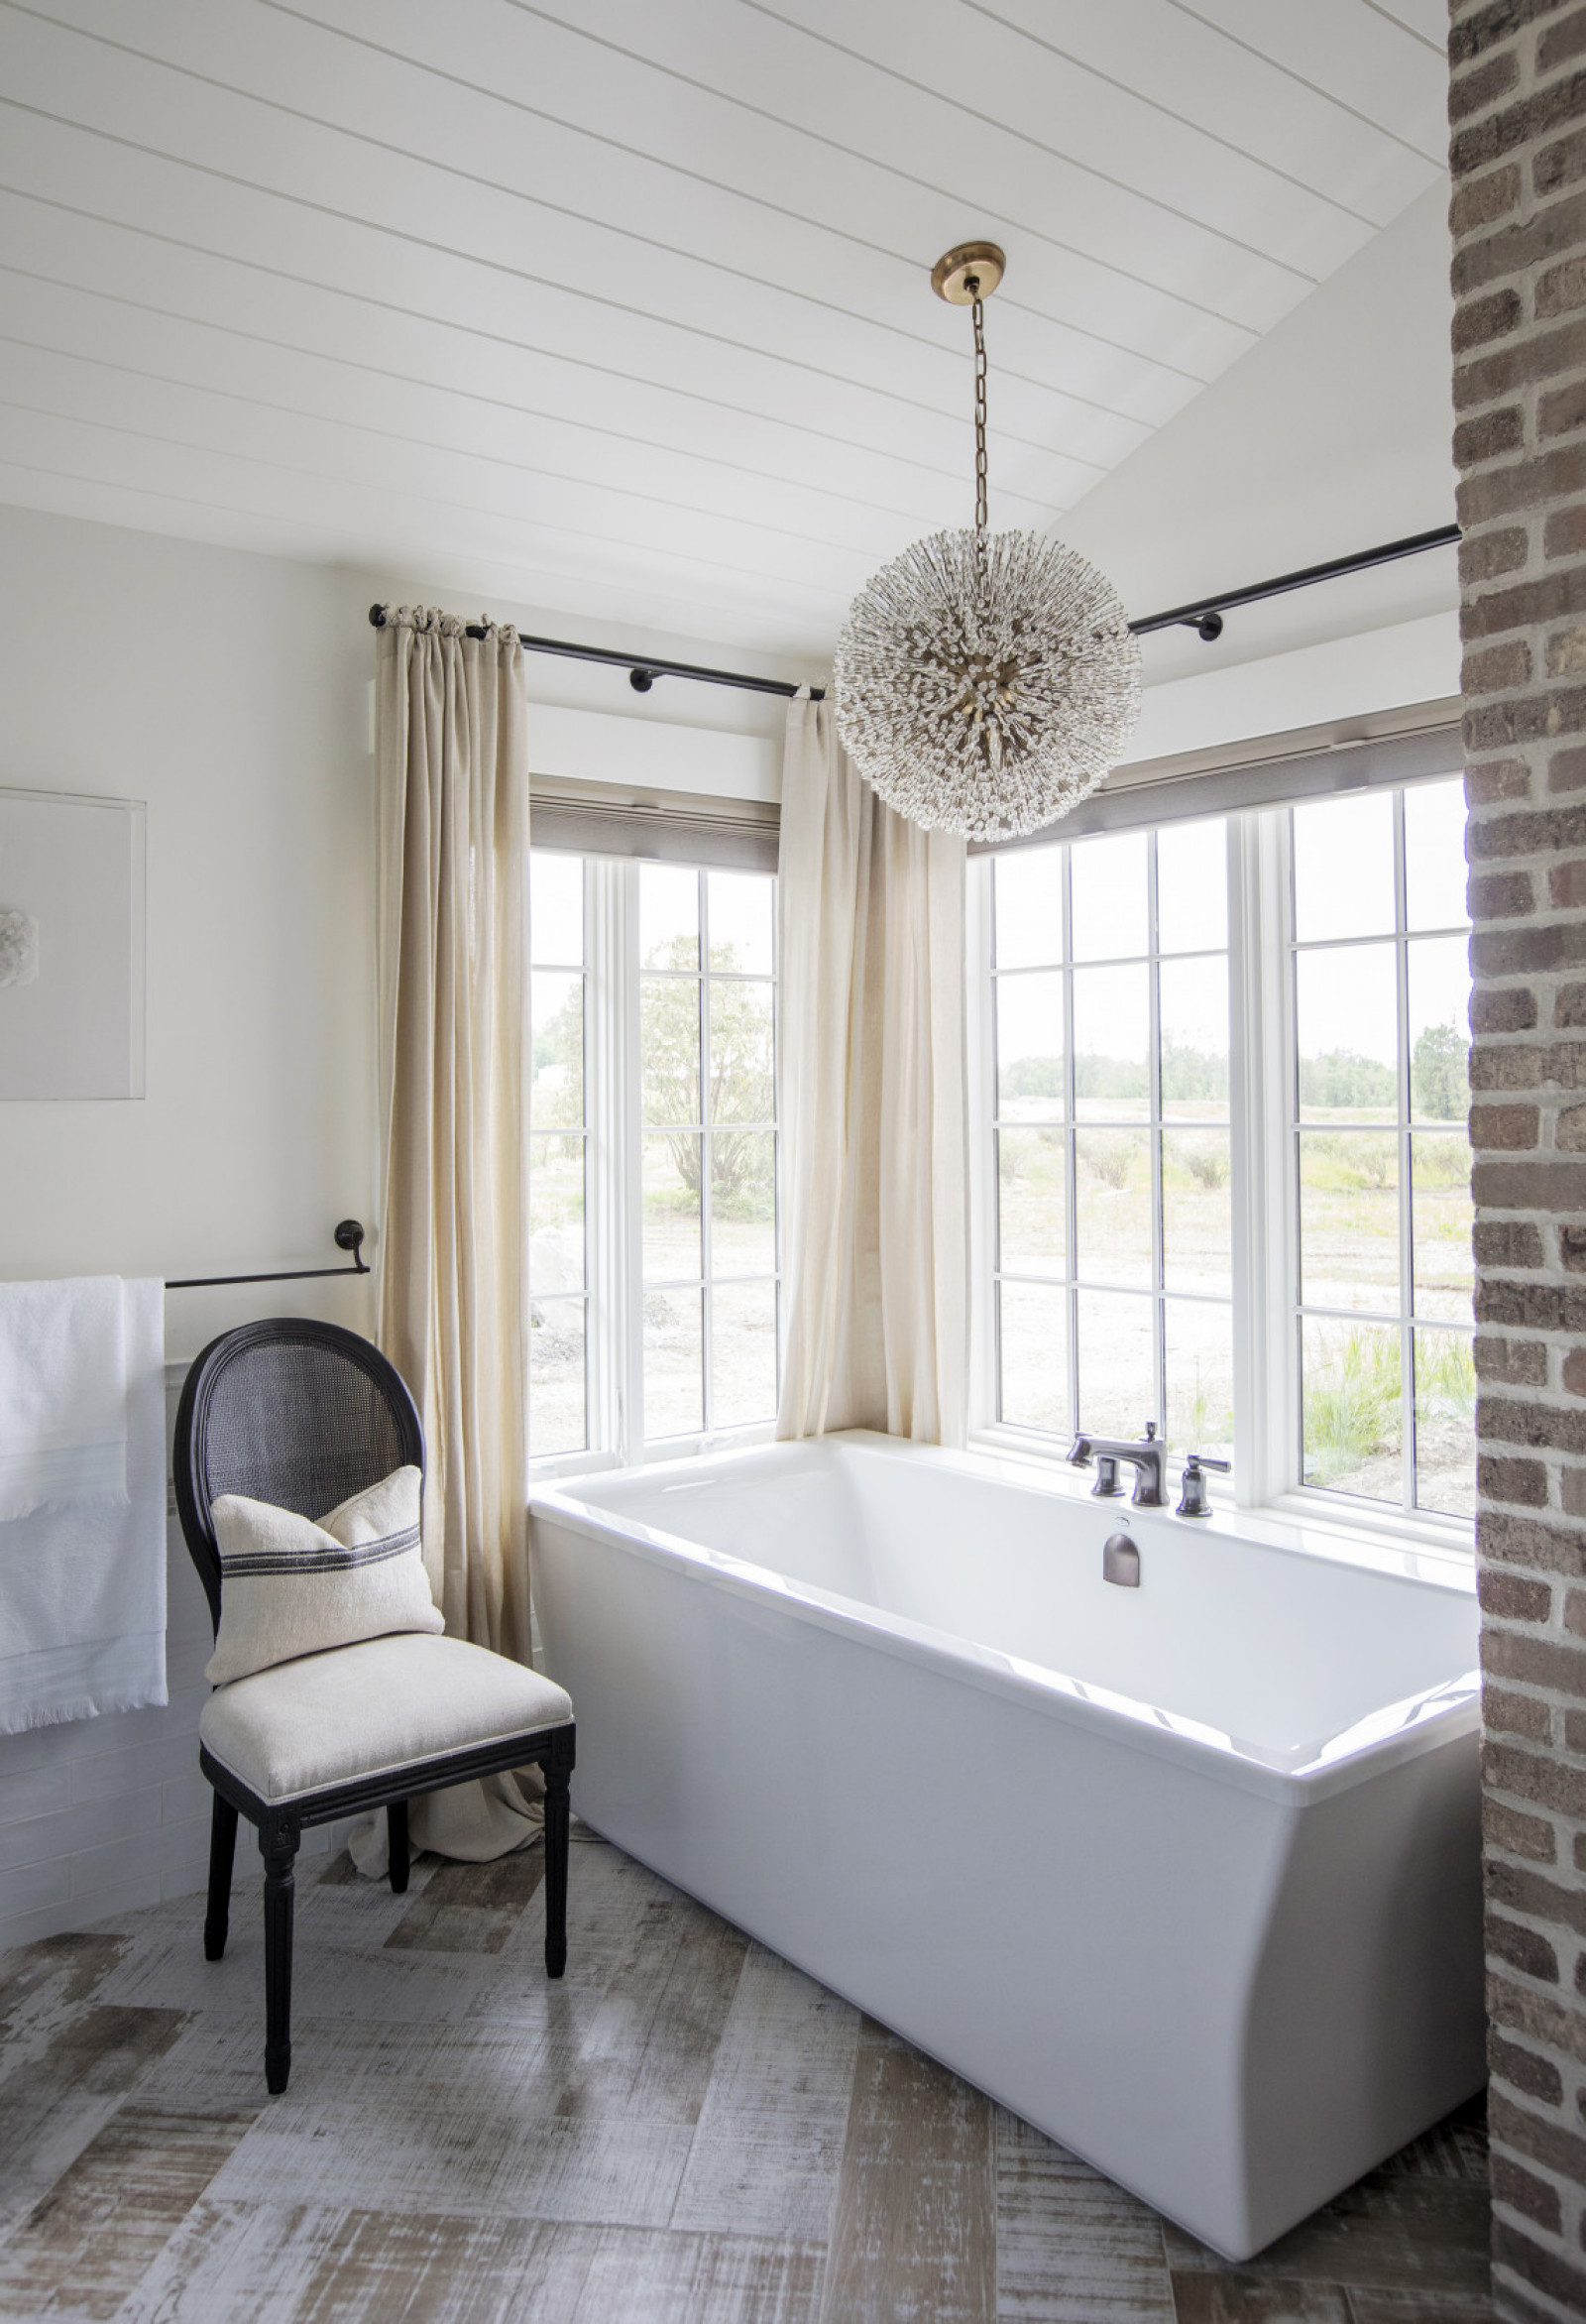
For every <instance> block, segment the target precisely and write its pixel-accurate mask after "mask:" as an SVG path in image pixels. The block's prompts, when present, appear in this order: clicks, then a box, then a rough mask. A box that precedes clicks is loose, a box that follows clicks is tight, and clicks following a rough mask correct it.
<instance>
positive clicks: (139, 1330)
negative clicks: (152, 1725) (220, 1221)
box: [0, 1277, 166, 1735]
mask: <svg viewBox="0 0 1586 2324" xmlns="http://www.w3.org/2000/svg"><path fill="white" fill-rule="evenodd" d="M109 1280H110V1281H112V1282H114V1283H115V1285H116V1292H117V1309H118V1316H119V1323H120V1335H119V1336H120V1344H121V1351H122V1362H123V1365H124V1369H125V1386H124V1389H123V1393H122V1421H121V1437H122V1442H123V1444H124V1446H125V1456H124V1490H123V1493H122V1496H121V1498H120V1499H119V1501H118V1500H110V1499H104V1498H100V1499H97V1500H86V1499H85V1500H78V1501H71V1502H68V1503H67V1504H66V1505H65V1506H63V1507H62V1506H46V1505H40V1506H36V1507H34V1508H33V1509H32V1510H31V1511H30V1513H29V1514H28V1515H27V1516H25V1517H16V1518H12V1519H10V1520H9V1521H8V1522H6V1523H0V1735H9V1734H15V1733H17V1732H19V1731H20V1730H21V1729H22V1728H24V1727H45V1726H51V1725H54V1724H55V1723H56V1722H57V1720H61V1719H86V1718H93V1717H95V1716H96V1715H97V1714H98V1713H100V1712H102V1711H116V1710H137V1709H139V1708H141V1707H142V1706H143V1705H144V1704H146V1703H161V1702H164V1701H165V1700H166V1391H165V1286H164V1284H162V1283H160V1282H159V1281H154V1282H143V1283H122V1282H120V1281H119V1279H117V1278H115V1277H111V1278H109ZM95 1425H96V1426H97V1425H98V1424H97V1423H96V1424H95ZM95 1441H99V1442H108V1439H99V1440H95Z"/></svg>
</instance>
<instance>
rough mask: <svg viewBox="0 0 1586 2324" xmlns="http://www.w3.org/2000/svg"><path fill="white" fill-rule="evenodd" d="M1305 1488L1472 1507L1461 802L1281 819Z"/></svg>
mask: <svg viewBox="0 0 1586 2324" xmlns="http://www.w3.org/2000/svg"><path fill="white" fill-rule="evenodd" d="M1291 826H1292V837H1291V847H1290V857H1291V862H1292V865H1293V881H1294V902H1293V923H1292V924H1293V937H1292V951H1293V959H1294V969H1293V995H1294V1056H1295V1064H1296V1071H1295V1076H1294V1080H1293V1084H1292V1099H1291V1107H1290V1133H1291V1135H1292V1137H1293V1139H1294V1144H1295V1166H1294V1167H1295V1178H1296V1183H1297V1187H1298V1204H1297V1208H1298V1219H1299V1237H1298V1266H1297V1269H1296V1281H1295V1312H1296V1315H1297V1318H1298V1321H1299V1329H1300V1378H1301V1474H1302V1477H1303V1481H1304V1482H1305V1483H1306V1484H1310V1485H1318V1486H1323V1487H1327V1488H1330V1489H1331V1490H1333V1491H1335V1492H1347V1493H1355V1494H1361V1495H1364V1496H1366V1497H1368V1498H1370V1499H1373V1500H1379V1501H1398V1502H1400V1503H1402V1505H1403V1506H1405V1507H1407V1508H1419V1509H1431V1510H1447V1511H1456V1512H1459V1513H1461V1514H1465V1513H1469V1512H1471V1511H1473V1510H1474V1508H1475V1453H1476V1446H1475V1434H1474V1413H1475V1398H1476V1374H1475V1366H1474V1362H1473V1359H1472V1351H1471V1342H1472V1336H1473V1335H1472V1324H1471V1289H1472V1269H1471V1224H1472V1213H1471V1197H1470V1148H1469V1143H1468V1140H1467V1136H1466V1126H1465V1124H1466V1114H1467V1111H1468V1108H1469V1104H1470V1089H1469V1083H1468V1081H1467V1078H1466V1050H1467V1045H1468V1041H1467V1027H1468V1017H1467V1010H1468V1003H1469V996H1470V979H1469V971H1468V968H1467V944H1468V939H1469V928H1468V924H1467V922H1466V918H1465V853H1464V838H1465V810H1464V800H1463V796H1462V791H1461V786H1460V785H1459V784H1457V783H1435V784H1427V785H1426V786H1424V787H1423V788H1420V789H1416V790H1411V791H1398V792H1386V791H1383V792H1366V793H1364V794H1362V795H1360V796H1359V797H1356V798H1351V799H1336V800H1329V801H1327V802H1326V804H1325V805H1318V806H1307V807H1296V808H1294V809H1292V810H1291Z"/></svg>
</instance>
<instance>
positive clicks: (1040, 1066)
mask: <svg viewBox="0 0 1586 2324" xmlns="http://www.w3.org/2000/svg"><path fill="white" fill-rule="evenodd" d="M1226 862H1227V835H1226V827H1225V825H1224V823H1223V822H1222V821H1221V820H1218V821H1215V822H1209V823H1199V824H1184V825H1180V826H1177V827H1175V828H1174V829H1172V830H1166V831H1162V832H1160V833H1149V832H1126V833H1122V834H1119V835H1118V836H1117V837H1115V838H1104V839H1089V840H1081V841H1076V843H1074V844H1073V845H1072V846H1068V847H1049V848H1037V849H1028V850H1020V851H1018V852H1015V853H1011V854H1008V855H1005V856H1002V857H1000V858H998V859H997V861H996V865H995V869H994V872H993V880H994V888H993V910H994V935H993V948H992V988H993V1019H994V1026H995V1090H996V1098H995V1104H996V1113H995V1121H994V1126H993V1138H994V1141H995V1186H996V1196H995V1220H994V1225H993V1234H994V1243H995V1278H996V1281H995V1346H996V1407H995V1409H996V1413H997V1417H998V1418H999V1419H1000V1420H1002V1421H1004V1422H1007V1423H1009V1424H1011V1425H1013V1426H1015V1427H1020V1428H1029V1429H1036V1430H1040V1431H1043V1432H1046V1433H1048V1434H1051V1435H1054V1436H1058V1437H1062V1438H1065V1439H1067V1438H1068V1437H1070V1436H1072V1435H1073V1433H1074V1431H1075V1430H1076V1428H1077V1427H1078V1426H1079V1424H1080V1419H1081V1416H1082V1419H1083V1425H1084V1426H1085V1427H1086V1428H1088V1429H1091V1430H1093V1431H1095V1432H1097V1433H1099V1434H1102V1435H1106V1436H1120V1435H1121V1436H1137V1435H1138V1434H1139V1433H1140V1430H1141V1427H1142V1425H1143V1424H1144V1423H1145V1422H1147V1421H1151V1422H1154V1423H1155V1424H1156V1425H1157V1427H1158V1428H1165V1432H1166V1434H1167V1436H1168V1438H1169V1440H1170V1441H1171V1442H1172V1443H1174V1444H1175V1445H1179V1446H1183V1447H1185V1448H1187V1449H1189V1448H1190V1447H1192V1448H1193V1449H1194V1450H1196V1451H1198V1452H1209V1453H1211V1454H1213V1455H1216V1454H1218V1453H1219V1452H1223V1451H1224V1450H1225V1449H1226V1448H1227V1447H1228V1446H1229V1445H1230V1444H1231V1439H1232V1429H1233V1332H1232V1306H1231V1301H1232V1258H1231V1226H1230V1204H1229V1178H1230V1169H1231V1160H1230V1143H1229V1118H1228V957H1227V945H1228V936H1227V924H1228V911H1227V870H1226Z"/></svg>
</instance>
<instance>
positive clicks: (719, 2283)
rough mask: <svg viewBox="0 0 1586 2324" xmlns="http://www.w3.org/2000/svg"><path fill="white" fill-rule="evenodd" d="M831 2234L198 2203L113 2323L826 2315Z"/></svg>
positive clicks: (743, 2321) (622, 2321)
mask: <svg viewBox="0 0 1586 2324" xmlns="http://www.w3.org/2000/svg"><path fill="white" fill-rule="evenodd" d="M822 2262H823V2254H822V2251H821V2249H820V2247H819V2246H811V2245H800V2244H796V2243H787V2242H783V2243H778V2242H775V2241H773V2240H770V2239H764V2238H752V2237H741V2236H734V2237H715V2236H712V2237H705V2236H691V2235H677V2234H673V2233H664V2232H661V2233H656V2232H646V2231H644V2230H640V2229H634V2228H598V2227H588V2226H578V2225H560V2226H557V2225H549V2224H546V2223H544V2222H536V2221H528V2220H516V2219H493V2220H476V2219H463V2218H459V2217H457V2216H455V2215H448V2214H436V2213H433V2212H422V2211H415V2212H411V2213H406V2214H402V2213H394V2212H390V2211H371V2210H357V2209H351V2210H346V2209H338V2208H333V2207H330V2206H326V2205H316V2204H293V2205H282V2206H278V2205H275V2204H259V2203H227V2202H221V2201H216V2200H215V2199H213V2198H212V2197H206V2198H205V2199H203V2200H202V2201H200V2202H199V2203H198V2204H197V2205H196V2207H195V2208H194V2210H193V2212H192V2213H191V2215H190V2216H189V2218H188V2220H187V2222H186V2224H185V2225H184V2227H183V2228H182V2230H181V2231H180V2233H179V2234H178V2235H176V2236H175V2237H174V2238H173V2239H172V2241H171V2242H170V2245H169V2246H168V2248H167V2250H166V2252H165V2253H164V2254H163V2255H162V2258H161V2259H160V2261H159V2262H158V2263H157V2265H156V2266H155V2267H154V2268H153V2269H151V2271H150V2273H149V2274H148V2275H147V2276H146V2277H145V2279H144V2281H143V2283H142V2284H141V2285H140V2287H139V2289H138V2291H137V2292H136V2293H135V2294H134V2296H133V2297H132V2298H130V2299H129V2300H128V2301H127V2302H126V2303H125V2305H124V2306H123V2307H122V2308H121V2309H120V2311H119V2312H118V2316H117V2320H116V2324H214V2320H215V2319H216V2318H218V2317H228V2318H229V2317H236V2318H239V2319H241V2318H246V2319H247V2320H248V2324H391V2319H393V2318H396V2317H402V2318H407V2319H417V2318H422V2324H818V2319H819V2313H820V2298H821V2275H822Z"/></svg>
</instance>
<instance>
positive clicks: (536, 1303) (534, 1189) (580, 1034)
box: [528, 849, 589, 1457]
mask: <svg viewBox="0 0 1586 2324" xmlns="http://www.w3.org/2000/svg"><path fill="white" fill-rule="evenodd" d="M584 888H585V871H584V866H583V864H582V862H581V861H580V859H579V858H578V857H577V856H553V855H547V854H545V853H543V852H542V851H541V850H538V849H530V851H529V868H528V890H529V902H528V928H529V953H530V956H531V958H532V961H533V968H532V971H531V974H530V980H529V1044H530V1050H529V1054H530V1068H529V1099H528V1120H529V1141H528V1189H529V1241H528V1289H529V1325H530V1331H529V1343H528V1352H529V1366H528V1379H529V1387H528V1410H529V1437H530V1445H531V1448H532V1451H533V1453H534V1455H535V1456H536V1457H539V1456H541V1455H543V1454H546V1453H551V1452H583V1451H584V1450H585V1449H586V1447H587V1446H588V1444H589V1387H588V1367H587V1363H586V1347H587V1343H588V1333H587V1328H586V1319H587V1316H588V1310H589V1256H588V1238H587V1236H586V1234H585V1228H584V1220H585V1186H586V1181H587V1177H588V1154H589V1132H588V1127H587V1123H586V1119H585V1108H584V1092H585V1086H586V1076H585V1071H584V1026H585V1020H586V1016H587V1009H586V1005H585V1002H586V989H587V986H588V982H589V972H588V967H587V964H586V960H585V948H584V926H585V912H584Z"/></svg>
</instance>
